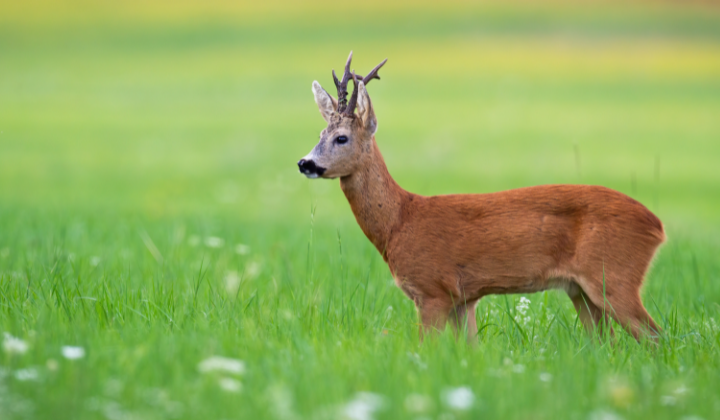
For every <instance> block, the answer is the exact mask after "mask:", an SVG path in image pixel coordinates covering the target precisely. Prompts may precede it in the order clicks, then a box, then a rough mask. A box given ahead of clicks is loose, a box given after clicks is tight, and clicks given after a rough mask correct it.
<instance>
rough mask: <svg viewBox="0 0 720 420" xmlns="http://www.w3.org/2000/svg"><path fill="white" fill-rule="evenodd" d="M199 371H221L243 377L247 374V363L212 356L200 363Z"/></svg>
mask: <svg viewBox="0 0 720 420" xmlns="http://www.w3.org/2000/svg"><path fill="white" fill-rule="evenodd" d="M198 370H199V371H200V373H209V372H216V371H220V372H227V373H233V374H236V375H242V374H243V373H245V362H243V361H242V360H238V359H231V358H228V357H221V356H212V357H209V358H207V359H205V360H203V361H202V362H200V364H198Z"/></svg>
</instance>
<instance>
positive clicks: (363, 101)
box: [357, 82, 377, 134]
mask: <svg viewBox="0 0 720 420" xmlns="http://www.w3.org/2000/svg"><path fill="white" fill-rule="evenodd" d="M358 89H360V91H359V95H358V102H357V112H358V116H359V117H360V120H361V121H362V123H363V125H364V126H365V129H366V130H367V131H369V132H370V134H375V131H377V118H375V111H374V110H373V106H372V102H370V95H368V93H367V89H365V83H363V82H360V84H359V85H358Z"/></svg>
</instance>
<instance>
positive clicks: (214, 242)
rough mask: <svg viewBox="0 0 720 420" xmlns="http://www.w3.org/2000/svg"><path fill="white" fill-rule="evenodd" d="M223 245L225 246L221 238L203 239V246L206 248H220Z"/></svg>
mask: <svg viewBox="0 0 720 420" xmlns="http://www.w3.org/2000/svg"><path fill="white" fill-rule="evenodd" d="M223 245H225V240H224V239H223V238H218V237H217V236H208V237H207V238H205V246H207V247H208V248H222V246H223Z"/></svg>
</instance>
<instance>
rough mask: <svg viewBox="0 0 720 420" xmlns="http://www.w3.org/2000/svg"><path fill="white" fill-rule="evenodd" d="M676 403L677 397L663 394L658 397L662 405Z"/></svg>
mask: <svg viewBox="0 0 720 420" xmlns="http://www.w3.org/2000/svg"><path fill="white" fill-rule="evenodd" d="M676 403H677V398H675V397H673V396H672V395H663V396H662V397H660V404H662V405H675V404H676Z"/></svg>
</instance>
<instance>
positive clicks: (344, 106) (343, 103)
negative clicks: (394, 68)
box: [332, 51, 387, 116]
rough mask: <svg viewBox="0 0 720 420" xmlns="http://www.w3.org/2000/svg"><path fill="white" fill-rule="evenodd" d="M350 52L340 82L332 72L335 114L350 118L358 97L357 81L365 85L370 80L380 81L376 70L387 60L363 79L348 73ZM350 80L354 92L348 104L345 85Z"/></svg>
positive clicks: (350, 58) (350, 59)
mask: <svg viewBox="0 0 720 420" xmlns="http://www.w3.org/2000/svg"><path fill="white" fill-rule="evenodd" d="M352 54H353V53H352V51H350V55H349V56H348V59H347V63H345V72H344V73H343V76H342V80H339V79H338V78H337V75H335V70H333V71H332V75H333V80H334V81H335V87H336V88H337V93H338V109H337V112H338V113H341V114H344V115H347V116H352V115H353V112H355V105H356V104H357V95H358V79H360V80H362V82H363V84H365V85H367V84H368V83H369V82H370V80H372V79H378V80H380V76H379V75H378V70H380V67H382V66H383V65H384V64H385V63H386V62H387V58H386V59H385V60H383V61H382V63H380V64H378V65H377V66H375V68H374V69H372V71H370V73H368V75H367V76H365V77H363V76H360V75H359V74H355V73H354V72H351V71H350V64H351V63H352ZM350 79H352V80H353V85H354V86H355V90H353V93H352V96H351V97H350V102H348V100H347V94H348V92H347V84H348V82H349V81H350Z"/></svg>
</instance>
